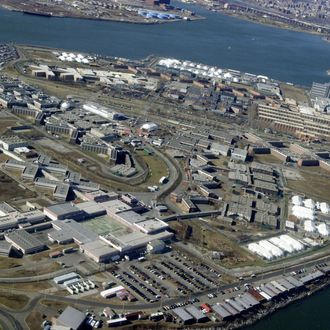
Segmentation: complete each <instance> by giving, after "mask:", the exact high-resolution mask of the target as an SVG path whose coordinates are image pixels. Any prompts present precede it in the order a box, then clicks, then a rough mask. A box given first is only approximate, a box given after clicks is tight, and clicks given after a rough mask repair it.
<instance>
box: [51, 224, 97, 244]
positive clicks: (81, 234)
mask: <svg viewBox="0 0 330 330" xmlns="http://www.w3.org/2000/svg"><path fill="white" fill-rule="evenodd" d="M52 225H53V227H54V228H55V230H54V231H52V232H50V233H49V234H48V237H49V238H50V239H52V240H54V241H65V240H68V239H74V240H75V241H78V243H79V244H83V243H88V242H92V241H95V240H97V239H98V235H97V234H95V233H94V232H92V231H91V230H90V229H88V228H87V227H85V226H82V225H81V224H80V223H78V222H76V221H74V220H71V219H68V220H55V221H52Z"/></svg>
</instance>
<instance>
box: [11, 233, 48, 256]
mask: <svg viewBox="0 0 330 330" xmlns="http://www.w3.org/2000/svg"><path fill="white" fill-rule="evenodd" d="M5 239H6V241H7V242H9V243H11V244H12V245H13V246H14V247H15V248H16V249H17V250H19V251H21V252H22V253H23V254H32V253H36V252H40V251H42V250H44V249H45V248H46V246H45V244H43V243H42V242H41V241H39V240H38V239H37V238H35V237H34V236H33V235H32V234H29V233H28V232H27V231H25V230H24V229H20V230H16V231H13V232H11V233H8V234H5Z"/></svg>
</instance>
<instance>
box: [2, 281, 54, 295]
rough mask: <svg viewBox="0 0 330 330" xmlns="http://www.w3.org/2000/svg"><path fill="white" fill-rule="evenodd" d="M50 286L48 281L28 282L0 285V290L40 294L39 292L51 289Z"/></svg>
mask: <svg viewBox="0 0 330 330" xmlns="http://www.w3.org/2000/svg"><path fill="white" fill-rule="evenodd" d="M51 287H52V286H51V285H50V284H49V283H48V281H39V282H28V283H13V284H5V283H1V284H0V288H1V289H6V290H7V291H10V290H19V291H26V292H40V291H41V290H46V289H49V288H51Z"/></svg>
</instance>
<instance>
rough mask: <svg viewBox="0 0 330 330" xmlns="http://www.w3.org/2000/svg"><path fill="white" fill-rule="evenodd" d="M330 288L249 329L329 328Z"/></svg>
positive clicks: (319, 329)
mask: <svg viewBox="0 0 330 330" xmlns="http://www.w3.org/2000/svg"><path fill="white" fill-rule="evenodd" d="M329 299H330V288H329V287H328V288H326V289H325V290H323V291H321V292H319V293H317V294H315V295H312V296H310V297H308V298H306V299H304V300H300V301H297V302H295V303H294V304H292V305H289V306H287V307H286V308H285V309H282V310H279V311H277V312H276V313H274V314H272V315H270V316H268V317H266V318H265V319H263V320H261V321H259V322H258V323H256V324H254V325H252V326H250V327H248V328H246V329H247V330H261V329H265V328H267V329H269V330H276V329H287V328H288V327H290V329H315V330H316V329H318V330H324V329H328V326H329V317H328V311H329Z"/></svg>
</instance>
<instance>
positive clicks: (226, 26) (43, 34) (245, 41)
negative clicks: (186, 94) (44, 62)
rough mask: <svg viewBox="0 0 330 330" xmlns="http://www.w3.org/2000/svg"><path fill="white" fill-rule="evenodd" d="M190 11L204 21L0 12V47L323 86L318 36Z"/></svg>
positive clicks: (329, 65)
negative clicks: (160, 59)
mask: <svg viewBox="0 0 330 330" xmlns="http://www.w3.org/2000/svg"><path fill="white" fill-rule="evenodd" d="M190 6H192V9H194V10H195V11H196V12H197V13H198V14H201V15H202V16H204V17H206V19H205V20H200V21H195V22H176V23H170V24H161V25H153V26H149V25H135V24H128V23H116V22H104V21H94V20H81V19H70V18H55V17H52V18H46V17H38V16H31V15H24V14H22V13H18V12H10V11H6V10H0V42H15V43H24V44H34V45H43V46H49V47H55V48H62V49H68V50H78V51H85V52H90V53H97V54H102V55H110V56H120V57H126V58H134V59H139V58H143V57H146V56H148V55H150V54H154V55H159V56H165V57H175V58H179V59H188V60H193V61H198V62H202V63H205V64H211V65H217V66H219V67H222V68H232V69H238V70H241V71H245V72H250V73H257V74H264V75H268V76H270V77H272V78H275V79H279V80H282V81H288V82H292V83H296V84H300V85H306V86H309V85H311V84H312V82H313V81H318V82H326V81H329V80H330V79H329V76H327V74H326V70H328V69H330V43H327V42H325V41H324V40H322V38H321V37H320V36H316V35H311V34H306V33H300V32H295V31H289V30H284V29H280V28H274V27H270V26H265V25H261V24H256V23H252V22H248V21H244V20H240V19H237V18H234V17H229V16H225V15H221V14H219V13H213V12H210V11H208V10H206V9H205V8H201V7H197V6H194V5H190Z"/></svg>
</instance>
